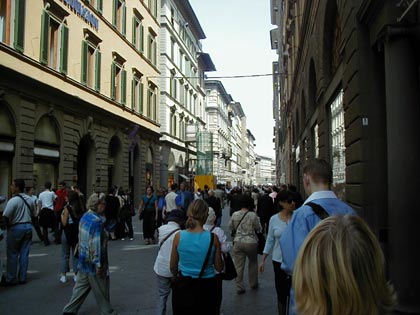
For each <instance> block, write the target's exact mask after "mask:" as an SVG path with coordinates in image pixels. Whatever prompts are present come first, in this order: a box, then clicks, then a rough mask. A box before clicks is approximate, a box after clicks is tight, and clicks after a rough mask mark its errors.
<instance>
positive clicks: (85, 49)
mask: <svg viewBox="0 0 420 315" xmlns="http://www.w3.org/2000/svg"><path fill="white" fill-rule="evenodd" d="M87 54H88V44H87V42H86V41H85V40H82V70H81V76H80V81H81V82H82V84H84V85H86V83H87Z"/></svg>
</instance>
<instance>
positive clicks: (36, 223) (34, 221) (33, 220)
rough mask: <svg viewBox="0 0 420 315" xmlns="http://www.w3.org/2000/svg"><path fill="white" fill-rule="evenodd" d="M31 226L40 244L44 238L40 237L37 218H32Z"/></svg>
mask: <svg viewBox="0 0 420 315" xmlns="http://www.w3.org/2000/svg"><path fill="white" fill-rule="evenodd" d="M32 226H33V227H34V229H35V232H36V235H38V238H39V240H40V241H41V242H42V241H43V240H44V236H43V235H42V231H41V227H40V225H39V219H38V217H33V218H32Z"/></svg>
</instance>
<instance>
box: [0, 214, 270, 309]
mask: <svg viewBox="0 0 420 315" xmlns="http://www.w3.org/2000/svg"><path fill="white" fill-rule="evenodd" d="M134 218H135V221H134V227H135V240H134V241H128V240H125V241H122V240H118V241H112V242H109V261H110V266H111V267H110V271H111V302H112V304H113V305H114V307H115V309H116V310H117V311H118V312H119V313H120V314H121V315H130V314H142V315H152V314H155V312H154V310H155V303H156V300H157V285H156V281H155V273H154V272H153V264H154V260H155V257H156V254H157V251H158V246H157V245H152V246H150V245H149V246H146V245H143V239H142V232H141V231H142V229H141V222H140V221H139V220H138V219H137V217H134ZM228 220H229V212H228V209H226V208H225V209H224V216H223V223H222V226H223V228H224V230H225V231H227V224H228ZM227 234H229V233H227ZM33 239H34V241H36V242H35V243H34V244H33V245H32V247H31V252H30V262H29V278H28V283H27V284H26V285H18V286H14V287H7V288H4V287H0V314H1V315H9V314H13V315H26V314H33V315H38V314H42V315H57V314H61V310H62V308H63V306H64V305H65V304H66V303H67V302H68V300H69V298H70V295H71V292H72V288H73V280H72V276H68V277H67V278H68V281H67V283H65V284H62V283H60V282H59V280H58V279H59V268H60V258H61V247H60V245H50V246H49V247H45V246H44V245H43V244H42V243H39V242H38V240H37V237H36V236H34V238H33ZM1 248H2V257H3V259H4V258H5V255H6V252H5V241H2V242H1ZM245 279H247V273H246V272H245ZM248 288H249V286H248ZM223 290H224V292H223V304H222V314H242V315H252V314H258V313H263V314H265V315H270V314H276V309H277V306H276V293H275V288H274V276H273V270H272V267H271V264H267V265H266V271H265V272H264V274H263V275H262V276H261V277H260V287H259V290H257V291H252V290H247V292H246V294H243V295H237V294H236V290H235V282H234V281H230V282H229V281H225V282H224V287H223ZM170 304H171V303H170V298H169V301H168V308H169V312H168V314H172V312H171V305H170ZM203 307H205V306H204V305H203ZM98 312H99V311H98V308H97V306H96V302H95V299H94V297H93V294H90V295H89V296H88V298H87V299H86V301H85V303H84V304H83V306H82V308H81V309H80V312H79V314H80V315H91V314H92V315H93V314H95V315H96V314H98Z"/></svg>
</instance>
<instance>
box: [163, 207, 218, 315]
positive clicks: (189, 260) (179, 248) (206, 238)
mask: <svg viewBox="0 0 420 315" xmlns="http://www.w3.org/2000/svg"><path fill="white" fill-rule="evenodd" d="M208 211H209V208H208V206H207V204H206V202H205V201H203V200H202V199H197V200H194V201H193V202H192V203H191V204H190V206H189V207H188V211H187V216H188V220H187V223H186V226H187V229H186V230H185V231H181V232H180V233H178V234H177V235H175V238H174V242H173V246H172V254H171V263H170V267H171V272H172V274H173V275H174V276H178V277H179V276H181V277H191V278H193V279H195V280H193V281H186V282H185V283H187V286H188V285H189V287H187V288H183V290H182V292H180V293H182V294H177V292H176V290H174V291H173V294H172V308H173V314H174V315H177V314H183V315H185V314H197V310H200V313H201V314H209V315H210V314H212V315H215V314H217V309H218V307H217V301H216V300H215V297H216V294H215V292H216V290H217V286H216V281H217V280H216V278H215V272H214V270H217V271H219V272H221V271H222V270H223V260H222V255H221V249H220V242H219V240H218V238H217V237H213V238H212V237H211V235H212V234H211V232H208V231H204V229H203V225H204V224H205V223H206V220H207V216H208ZM212 239H213V244H212V246H211V251H210V255H209V259H208V262H207V264H206V265H205V266H204V270H203V273H202V274H201V277H200V273H201V270H202V268H203V265H204V262H205V259H206V256H207V252H208V250H209V247H210V242H211V240H212ZM198 278H202V279H208V280H209V281H207V280H205V281H200V280H199V279H198ZM212 279H214V280H215V281H212ZM196 280H198V281H196ZM198 283H199V285H197V284H198ZM174 289H175V288H174ZM203 305H206V310H205V311H204V313H203V307H202V306H203ZM207 309H208V310H207Z"/></svg>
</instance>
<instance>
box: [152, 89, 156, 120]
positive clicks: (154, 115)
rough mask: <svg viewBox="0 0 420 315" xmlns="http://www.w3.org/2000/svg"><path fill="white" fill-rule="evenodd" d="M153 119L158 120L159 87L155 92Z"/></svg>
mask: <svg viewBox="0 0 420 315" xmlns="http://www.w3.org/2000/svg"><path fill="white" fill-rule="evenodd" d="M153 119H154V120H155V121H157V89H155V92H154V93H153Z"/></svg>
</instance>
